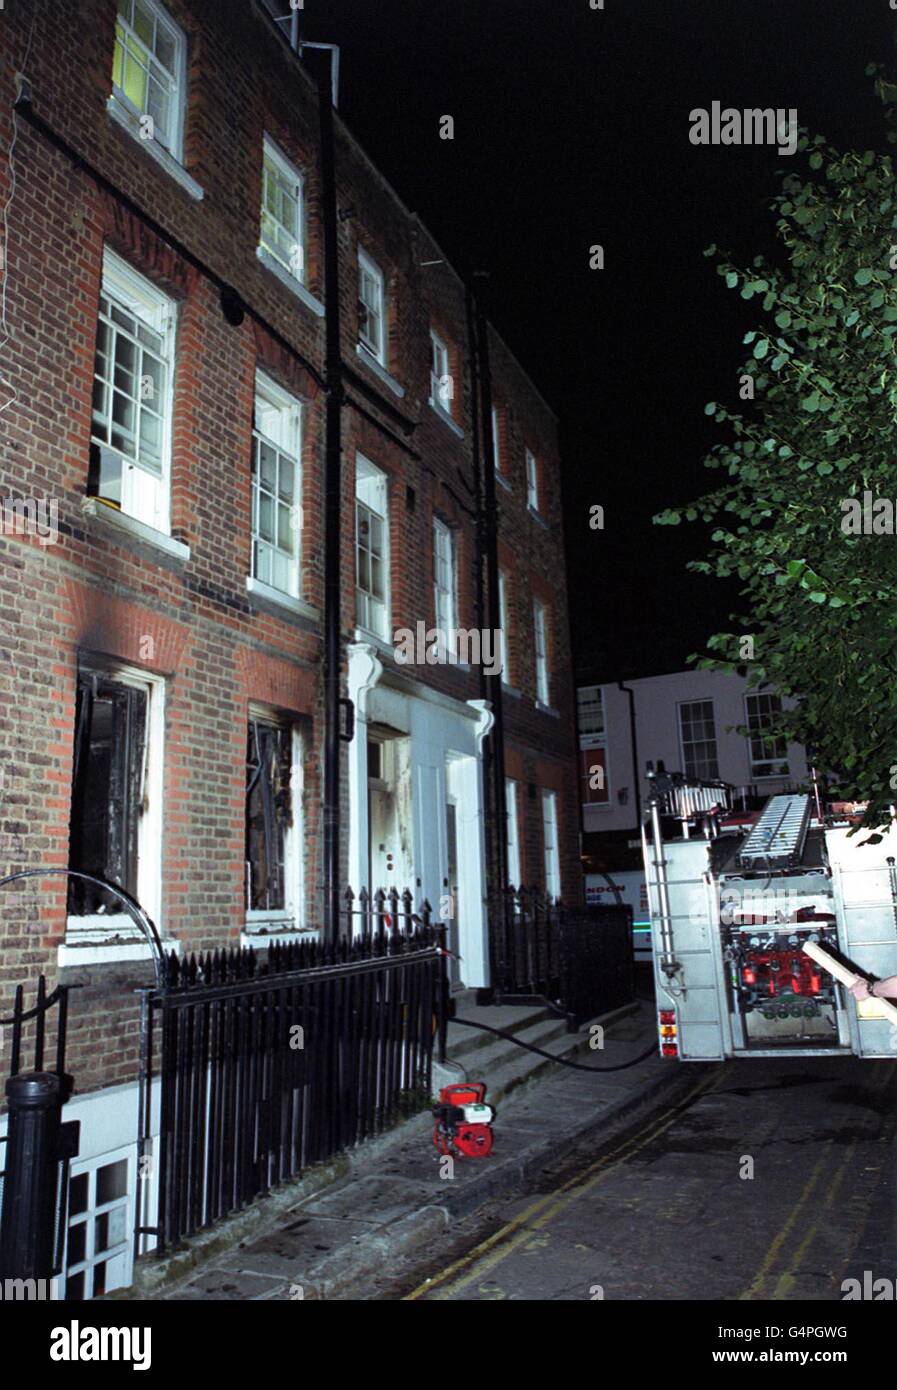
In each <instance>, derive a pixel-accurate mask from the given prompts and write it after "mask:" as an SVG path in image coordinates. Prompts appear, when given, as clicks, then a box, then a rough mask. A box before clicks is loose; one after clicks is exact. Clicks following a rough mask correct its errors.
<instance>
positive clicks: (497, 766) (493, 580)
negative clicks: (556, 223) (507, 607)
mask: <svg viewBox="0 0 897 1390" xmlns="http://www.w3.org/2000/svg"><path fill="white" fill-rule="evenodd" d="M479 278H483V277H482V276H480V277H479ZM475 303H476V319H477V345H478V353H477V357H478V365H479V375H480V399H481V406H482V416H483V469H482V474H483V501H484V517H483V548H484V555H485V561H486V614H487V618H486V623H484V627H486V626H489V627H492V628H496V629H497V628H499V627H500V625H501V624H500V616H501V605H500V603H499V596H498V514H497V509H496V503H495V469H494V467H493V463H492V460H493V457H494V446H493V439H492V376H491V372H490V367H489V325H488V323H487V320H486V312H485V309H484V307H483V300H482V295H480V294H475ZM485 684H486V698H487V699H488V700H489V703H490V706H491V709H492V714H493V717H494V720H495V722H494V724H493V725H492V730H491V732H490V734H489V737H488V738H487V739H486V746H485V756H486V759H487V766H486V768H485V769H484V772H485V776H486V792H487V802H486V804H487V807H488V805H489V802H490V800H491V802H492V808H493V814H494V824H495V833H494V835H493V837H492V838H493V854H492V866H493V872H494V873H495V875H496V879H495V881H494V882H493V884H492V888H493V891H494V892H496V893H502V892H503V891H504V889H505V887H506V886H507V882H508V837H507V829H506V827H507V803H506V798H505V731H504V718H503V709H502V689H501V672H499V673H498V674H497V675H494V676H492V675H488V674H487V675H486V677H485ZM489 782H491V784H492V797H491V798H490V797H489V795H488V788H489Z"/></svg>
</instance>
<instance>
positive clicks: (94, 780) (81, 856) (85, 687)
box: [68, 671, 148, 917]
mask: <svg viewBox="0 0 897 1390" xmlns="http://www.w3.org/2000/svg"><path fill="white" fill-rule="evenodd" d="M147 705H148V692H147V690H146V689H141V688H140V687H139V686H134V685H126V684H124V683H123V682H121V681H116V680H112V679H110V678H109V677H106V676H102V675H100V674H98V673H97V672H88V671H85V672H82V673H81V674H80V675H79V677H78V691H77V701H76V707H75V742H74V761H73V772H72V812H71V821H70V825H69V868H70V869H76V870H80V872H82V873H87V874H95V875H96V877H97V878H103V879H106V880H107V882H109V883H114V884H116V885H117V886H118V887H119V888H124V889H125V890H126V891H127V892H128V893H130V894H131V895H132V896H133V897H135V898H136V896H137V870H138V844H139V831H140V818H141V816H142V815H143V812H144V810H145V799H146V756H147V738H146V725H147ZM68 911H69V914H70V915H71V916H76V917H83V916H90V915H93V914H95V913H110V912H121V911H122V905H121V903H120V902H119V901H118V900H117V899H116V898H115V896H114V895H113V894H112V893H108V892H106V891H104V890H103V889H102V888H99V887H98V886H96V885H94V884H92V883H85V882H83V881H82V880H79V879H72V880H70V882H69V890H68Z"/></svg>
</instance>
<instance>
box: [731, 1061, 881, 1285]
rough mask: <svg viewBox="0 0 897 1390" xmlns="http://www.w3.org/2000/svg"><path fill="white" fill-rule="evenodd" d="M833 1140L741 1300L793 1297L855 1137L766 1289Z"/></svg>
mask: <svg viewBox="0 0 897 1390" xmlns="http://www.w3.org/2000/svg"><path fill="white" fill-rule="evenodd" d="M894 1066H895V1064H894V1063H893V1062H889V1063H888V1065H887V1066H886V1067H885V1068H884V1071H883V1075H882V1077H881V1079H880V1080H878V1081H877V1083H876V1085H875V1087H874V1089H875V1091H883V1090H885V1089H886V1087H888V1086H889V1085H890V1084H891V1081H892V1080H893V1077H894ZM833 1142H834V1141H833V1140H831V1139H827V1140H826V1141H825V1143H824V1145H823V1148H822V1153H821V1155H820V1156H819V1158H818V1159H817V1161H816V1163H815V1164H814V1165H813V1168H812V1171H811V1172H810V1176H809V1177H808V1178H807V1181H806V1182H805V1183H804V1186H803V1189H802V1191H801V1194H800V1196H799V1197H798V1199H797V1202H796V1203H795V1205H794V1206H793V1207H792V1209H791V1214H790V1215H789V1217H788V1220H787V1221H786V1222H785V1224H784V1225H783V1226H782V1228H781V1229H780V1230H779V1231H778V1233H777V1234H776V1236H775V1237H774V1239H773V1240H772V1242H771V1244H770V1246H769V1249H768V1250H767V1252H766V1255H765V1256H764V1258H763V1262H762V1264H761V1265H760V1268H759V1269H758V1270H757V1273H756V1274H755V1276H754V1278H753V1281H752V1283H751V1285H750V1287H749V1288H747V1289H745V1291H744V1293H743V1294H741V1296H740V1301H741V1302H744V1301H748V1300H751V1299H755V1298H772V1299H787V1298H788V1297H790V1295H791V1291H792V1289H793V1288H794V1283H795V1277H796V1275H797V1272H798V1270H799V1269H800V1267H801V1265H802V1264H803V1262H804V1260H805V1259H806V1256H807V1252H808V1251H809V1249H810V1246H811V1245H812V1244H813V1241H814V1240H815V1239H816V1236H817V1235H818V1233H819V1227H820V1225H821V1224H822V1222H823V1221H825V1220H827V1218H828V1214H829V1213H830V1212H831V1210H832V1208H833V1206H834V1204H835V1197H836V1196H837V1193H838V1189H839V1188H840V1186H841V1184H842V1182H843V1181H844V1178H845V1177H846V1175H847V1173H848V1172H849V1171H850V1169H851V1166H852V1163H853V1155H854V1151H855V1150H856V1146H857V1143H858V1140H856V1139H853V1140H852V1141H851V1143H850V1144H849V1145H848V1147H847V1151H846V1152H845V1154H844V1157H843V1159H842V1160H841V1162H840V1164H839V1165H838V1168H837V1171H836V1173H835V1175H834V1177H833V1178H832V1180H831V1182H830V1184H829V1186H828V1189H827V1190H826V1194H825V1200H824V1201H823V1202H821V1203H820V1205H819V1207H818V1209H817V1211H816V1216H815V1220H811V1221H810V1222H809V1224H808V1226H807V1230H806V1234H805V1236H804V1238H803V1240H802V1241H801V1243H800V1245H799V1246H798V1247H797V1249H796V1250H795V1252H794V1256H793V1258H792V1259H791V1261H790V1262H789V1263H788V1266H787V1267H786V1268H785V1269H784V1270H783V1271H782V1273H781V1274H780V1275H779V1277H778V1279H777V1280H776V1284H775V1287H774V1288H773V1290H772V1292H771V1293H769V1294H767V1293H766V1292H765V1288H766V1283H767V1280H769V1279H771V1278H772V1271H773V1266H774V1265H775V1263H776V1260H777V1259H778V1257H779V1255H780V1254H781V1252H782V1250H783V1248H784V1247H785V1242H786V1241H787V1240H788V1237H789V1236H790V1235H791V1233H792V1231H793V1230H794V1228H795V1226H796V1225H797V1223H798V1221H799V1220H800V1218H801V1216H802V1214H803V1211H804V1209H805V1207H806V1206H807V1204H808V1202H809V1201H810V1200H811V1198H812V1197H813V1195H814V1193H816V1190H817V1188H818V1186H819V1182H820V1179H821V1178H822V1176H823V1174H824V1173H825V1172H826V1169H827V1167H828V1164H829V1162H830V1160H831V1150H832V1144H833Z"/></svg>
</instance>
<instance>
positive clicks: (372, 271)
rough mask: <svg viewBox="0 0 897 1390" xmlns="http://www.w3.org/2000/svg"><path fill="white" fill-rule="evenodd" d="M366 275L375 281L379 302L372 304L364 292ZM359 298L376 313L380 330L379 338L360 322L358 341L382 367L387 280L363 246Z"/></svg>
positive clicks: (359, 249) (383, 361)
mask: <svg viewBox="0 0 897 1390" xmlns="http://www.w3.org/2000/svg"><path fill="white" fill-rule="evenodd" d="M365 276H367V277H368V278H369V279H370V280H372V281H373V282H374V286H375V289H376V298H377V301H378V302H377V303H376V304H375V305H371V304H369V303H368V300H367V299H365V297H364V294H363V293H362V291H363V289H364V283H365ZM358 299H359V303H361V304H364V305H366V306H367V308H368V309H369V310H370V311H371V312H372V313H374V314H375V315H376V317H377V320H378V327H379V332H378V335H377V338H376V339H375V338H371V337H368V336H367V335H366V332H365V329H364V328H363V327H362V325H361V323H360V322H359V325H358V341H359V343H360V344H361V346H362V347H363V348H364V349H365V351H366V352H369V353H370V355H371V356H372V357H373V359H374V361H375V362H379V364H380V366H381V367H385V366H386V281H385V279H384V277H383V271H382V270H381V269H380V267H379V265H378V264H377V262H376V261H375V260H373V259H372V257H370V256H369V255H368V253H367V251H365V250H364V248H363V247H361V246H359V248H358Z"/></svg>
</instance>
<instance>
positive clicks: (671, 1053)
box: [660, 1042, 679, 1057]
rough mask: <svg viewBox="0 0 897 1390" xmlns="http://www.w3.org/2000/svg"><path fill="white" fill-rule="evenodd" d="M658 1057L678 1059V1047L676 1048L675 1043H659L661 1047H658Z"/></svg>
mask: <svg viewBox="0 0 897 1390" xmlns="http://www.w3.org/2000/svg"><path fill="white" fill-rule="evenodd" d="M660 1055H661V1057H678V1056H679V1049H678V1047H677V1046H676V1044H675V1043H668V1042H665V1043H661V1045H660Z"/></svg>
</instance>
